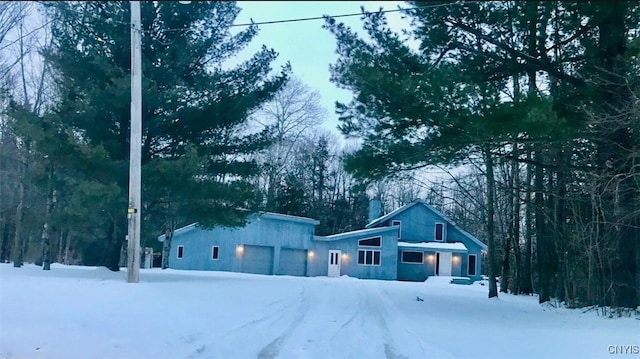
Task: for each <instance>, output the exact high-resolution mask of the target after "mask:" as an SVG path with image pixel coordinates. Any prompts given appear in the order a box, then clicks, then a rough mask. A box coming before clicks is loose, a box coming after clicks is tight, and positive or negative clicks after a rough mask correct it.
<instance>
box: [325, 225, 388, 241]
mask: <svg viewBox="0 0 640 359" xmlns="http://www.w3.org/2000/svg"><path fill="white" fill-rule="evenodd" d="M394 230H395V228H393V227H376V228H367V229H359V230H357V231H351V232H344V233H338V234H332V235H330V236H314V237H313V239H314V240H316V241H335V240H338V239H345V238H347V239H353V237H355V236H358V235H362V234H372V233H378V232H380V233H383V232H388V231H394Z"/></svg>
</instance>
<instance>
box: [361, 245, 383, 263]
mask: <svg viewBox="0 0 640 359" xmlns="http://www.w3.org/2000/svg"><path fill="white" fill-rule="evenodd" d="M358 264H360V265H365V266H379V265H380V251H376V250H371V249H360V250H358Z"/></svg>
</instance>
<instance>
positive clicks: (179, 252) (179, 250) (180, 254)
mask: <svg viewBox="0 0 640 359" xmlns="http://www.w3.org/2000/svg"><path fill="white" fill-rule="evenodd" d="M183 256H184V246H178V259H182V257H183Z"/></svg>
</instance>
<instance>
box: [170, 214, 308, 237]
mask: <svg viewBox="0 0 640 359" xmlns="http://www.w3.org/2000/svg"><path fill="white" fill-rule="evenodd" d="M253 216H255V219H257V220H260V218H269V219H278V220H282V221H289V222H297V223H306V224H313V225H314V226H315V225H317V224H319V223H320V221H318V220H317V219H313V218H307V217H299V216H292V215H289V214H282V213H273V212H264V211H260V212H258V213H257V214H255V215H253ZM253 216H252V217H251V219H254V217H253ZM197 226H198V223H197V222H196V223H191V224H189V225H187V226H184V227H180V228H178V229H176V230H175V231H173V235H174V236H175V235H176V234H181V233H185V232H189V231H191V230H193V229H195V228H196V227H197ZM165 237H166V235H165V234H162V235H160V236H158V241H160V242H164V240H165Z"/></svg>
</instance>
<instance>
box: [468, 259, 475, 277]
mask: <svg viewBox="0 0 640 359" xmlns="http://www.w3.org/2000/svg"><path fill="white" fill-rule="evenodd" d="M468 264H469V270H468V272H469V275H476V255H475V254H469V261H468Z"/></svg>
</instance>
